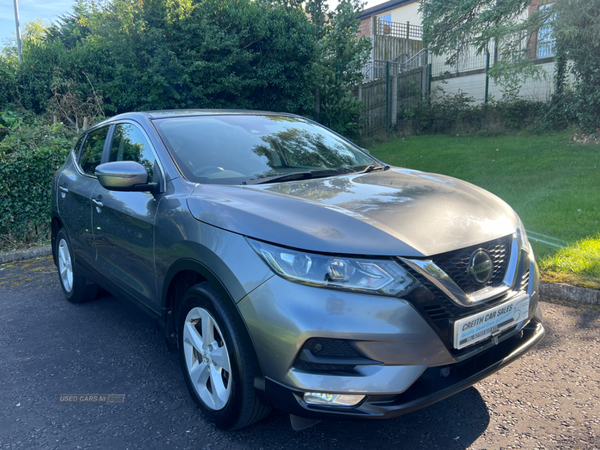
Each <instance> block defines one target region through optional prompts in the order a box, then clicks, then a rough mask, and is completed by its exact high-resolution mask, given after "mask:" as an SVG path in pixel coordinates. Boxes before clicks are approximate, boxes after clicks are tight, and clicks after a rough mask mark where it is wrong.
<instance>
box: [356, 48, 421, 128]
mask: <svg viewBox="0 0 600 450" xmlns="http://www.w3.org/2000/svg"><path fill="white" fill-rule="evenodd" d="M419 62H420V63H421V65H419ZM426 62H427V53H426V52H422V53H420V54H418V55H415V57H413V58H410V59H408V60H407V61H404V62H392V61H372V62H371V63H370V64H369V65H368V66H367V67H365V69H364V71H363V73H364V74H365V79H366V82H365V83H363V84H361V85H360V86H356V87H355V89H354V94H355V95H356V96H357V97H358V98H360V100H361V101H362V103H363V106H364V110H363V115H362V121H361V134H362V136H363V137H367V138H368V137H372V136H375V135H377V134H382V135H383V134H388V133H389V131H390V130H391V129H392V128H394V127H395V126H396V124H397V123H398V119H399V117H401V116H402V115H403V113H404V112H405V111H406V110H409V109H411V108H412V107H414V106H415V105H417V104H418V103H419V102H420V101H421V100H422V99H423V98H425V97H426V96H427V95H428V89H429V83H428V82H429V77H428V74H429V71H428V68H429V66H428V65H427V63H426Z"/></svg>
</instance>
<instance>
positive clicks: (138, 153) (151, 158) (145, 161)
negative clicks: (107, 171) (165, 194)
mask: <svg viewBox="0 0 600 450" xmlns="http://www.w3.org/2000/svg"><path fill="white" fill-rule="evenodd" d="M109 161H111V162H112V161H135V162H138V163H140V164H141V165H142V166H144V167H145V168H146V170H147V171H148V178H149V179H150V180H152V179H153V176H154V166H155V164H156V156H155V155H154V152H153V151H152V148H151V147H150V144H149V143H148V140H147V139H146V136H144V133H142V132H141V130H140V129H139V128H138V127H136V126H134V125H129V124H120V125H117V126H116V127H115V134H114V136H113V140H112V145H111V146H110V157H109Z"/></svg>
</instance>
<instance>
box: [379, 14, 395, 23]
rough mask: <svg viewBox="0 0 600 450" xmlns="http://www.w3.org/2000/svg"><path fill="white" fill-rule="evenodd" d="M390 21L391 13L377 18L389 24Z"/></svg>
mask: <svg viewBox="0 0 600 450" xmlns="http://www.w3.org/2000/svg"><path fill="white" fill-rule="evenodd" d="M391 21H392V13H389V14H386V15H385V16H381V17H380V18H379V22H381V23H385V24H389V23H390V22H391Z"/></svg>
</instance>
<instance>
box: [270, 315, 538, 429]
mask: <svg viewBox="0 0 600 450" xmlns="http://www.w3.org/2000/svg"><path fill="white" fill-rule="evenodd" d="M522 331H523V333H522V336H521V335H520V334H518V335H516V336H513V337H512V338H510V339H507V340H505V341H504V342H502V343H500V344H498V345H497V346H495V347H492V348H490V349H488V350H486V351H484V352H482V353H480V354H478V355H477V356H475V357H473V358H471V359H468V360H465V361H461V362H459V363H455V364H451V365H449V366H445V367H431V368H429V369H427V370H425V371H424V372H423V373H422V375H421V376H420V377H419V378H418V379H417V380H416V381H415V382H414V383H413V384H412V385H411V386H410V387H409V388H408V389H407V390H406V391H404V392H403V393H401V394H397V395H368V396H366V397H365V399H364V400H363V401H362V402H361V403H359V404H358V405H357V406H355V407H331V406H320V405H307V404H306V403H305V402H304V401H303V400H302V396H303V392H302V391H299V390H296V389H293V388H288V387H286V386H283V385H282V384H280V383H277V382H275V381H274V380H271V379H268V378H267V380H266V393H267V396H268V398H269V400H270V401H271V403H272V405H273V406H274V407H275V408H277V409H280V410H282V411H285V412H288V413H290V414H293V415H295V416H299V417H305V418H310V419H318V420H321V419H332V418H334V417H335V416H343V418H345V419H352V418H358V419H387V418H391V417H397V416H400V415H402V414H406V413H409V412H411V411H415V410H417V409H420V408H424V407H426V406H429V405H431V404H433V403H435V402H438V401H440V400H443V399H445V398H447V397H450V396H452V395H454V394H456V393H458V392H460V391H462V390H464V389H466V388H468V387H470V386H472V385H473V384H475V383H477V382H478V381H480V380H482V379H483V378H485V377H487V376H489V375H491V374H493V373H494V372H496V371H498V370H500V369H502V368H503V367H504V366H506V365H508V364H510V363H511V362H513V361H514V360H516V359H517V358H519V357H521V356H523V355H524V354H525V353H527V352H528V351H529V350H531V349H532V348H533V347H535V346H536V345H537V344H538V343H539V342H540V341H541V340H542V339H543V337H544V334H545V330H544V326H543V325H542V323H541V321H540V320H539V319H538V318H537V317H534V319H533V320H531V322H529V324H528V325H527V326H525V327H524V328H523V330H522ZM446 368H448V369H450V370H449V373H447V375H446V376H444V375H443V374H442V373H443V372H445V371H443V369H446Z"/></svg>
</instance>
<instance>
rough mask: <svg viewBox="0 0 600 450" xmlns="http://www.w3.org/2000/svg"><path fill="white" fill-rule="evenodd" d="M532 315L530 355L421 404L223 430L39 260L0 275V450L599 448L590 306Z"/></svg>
mask: <svg viewBox="0 0 600 450" xmlns="http://www.w3.org/2000/svg"><path fill="white" fill-rule="evenodd" d="M543 311H544V317H545V325H546V328H547V336H546V338H545V340H544V341H543V342H542V343H541V344H540V345H539V346H538V347H537V348H536V349H535V350H534V351H532V352H530V353H529V354H527V355H526V356H525V357H523V358H521V359H520V360H518V361H516V362H515V363H513V364H512V365H510V366H508V367H507V368H504V369H502V370H501V371H500V372H498V373H497V374H495V375H492V376H491V377H490V378H488V379H486V380H484V381H483V382H480V383H478V384H476V385H475V386H474V387H472V388H470V389H467V390H465V391H463V392H461V393H460V394H458V395H456V396H454V397H451V398H449V399H447V400H444V401H442V402H439V403H437V404H435V405H433V406H430V407H429V408H426V409H423V410H420V411H417V412H414V413H411V414H408V415H405V416H403V417H399V418H396V419H392V420H388V421H369V422H366V421H364V422H341V421H335V422H321V423H320V424H318V425H317V426H315V427H313V428H310V429H308V430H305V431H302V432H294V431H292V429H291V427H290V425H289V418H288V416H286V415H285V414H283V413H279V412H273V413H272V414H271V415H269V416H268V417H267V418H266V419H265V420H263V421H261V422H260V423H258V424H256V425H254V426H253V427H251V428H248V429H245V430H242V431H238V432H234V433H228V432H222V431H219V430H217V429H215V428H214V427H213V426H211V425H209V424H207V423H206V422H204V421H203V420H202V419H201V417H200V414H199V413H198V411H197V410H196V408H195V406H194V404H193V402H192V400H191V399H190V398H189V397H188V394H187V391H186V389H185V385H184V381H183V377H182V374H181V371H180V368H179V362H178V359H177V357H176V356H175V355H172V354H170V353H168V351H167V349H166V346H165V345H164V343H163V341H162V340H161V337H160V334H159V332H158V330H157V328H156V325H155V324H154V323H153V321H152V320H150V319H149V318H147V317H146V316H145V315H144V314H143V313H141V312H138V310H137V309H136V308H135V307H134V306H131V305H129V304H127V303H124V302H120V301H118V300H116V299H114V298H113V297H111V296H107V295H105V296H104V297H102V298H100V299H99V300H97V301H94V302H91V303H87V304H82V305H72V304H70V303H68V302H67V301H66V300H65V299H64V298H63V295H62V292H61V290H60V287H59V284H58V279H57V276H56V269H55V268H54V266H53V265H52V262H51V260H50V258H45V259H39V260H35V261H32V260H30V261H25V262H20V263H15V264H8V265H4V266H0V399H1V402H0V449H4V448H7V449H8V448H10V449H16V448H25V449H32V448H61V449H63V448H66V449H69V448H110V449H125V448H128V449H134V448H142V449H146V448H197V449H210V450H217V449H241V448H244V449H265V450H266V449H321V448H322V449H325V448H340V449H388V448H390V449H392V448H393V449H433V448H439V449H466V448H474V449H475V448H476V449H482V448H487V449H499V448H506V449H509V448H545V449H554V448H565V449H600V309H599V308H597V307H590V306H583V305H575V306H566V305H561V304H558V303H548V302H545V303H544V304H543ZM60 394H125V397H124V401H123V403H104V404H99V403H85V404H74V403H59V401H58V398H59V395H60Z"/></svg>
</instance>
